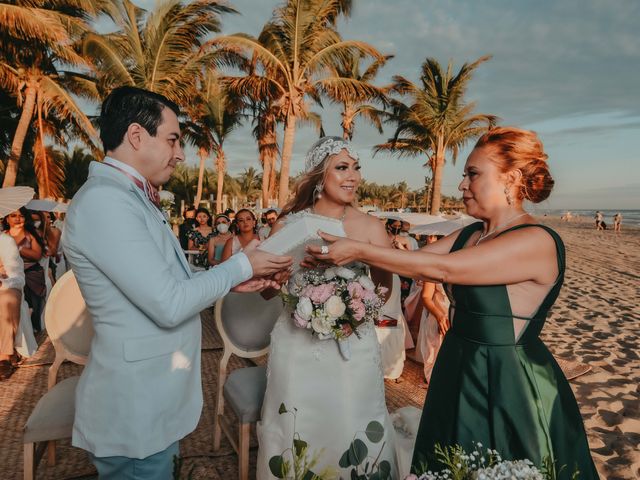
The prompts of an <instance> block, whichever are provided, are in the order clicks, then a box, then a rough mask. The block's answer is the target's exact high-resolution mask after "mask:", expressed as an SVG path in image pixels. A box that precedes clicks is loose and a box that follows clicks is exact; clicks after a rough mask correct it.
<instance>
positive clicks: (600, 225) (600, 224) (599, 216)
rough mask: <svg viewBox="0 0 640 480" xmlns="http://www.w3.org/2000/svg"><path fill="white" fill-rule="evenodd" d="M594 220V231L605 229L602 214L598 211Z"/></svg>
mask: <svg viewBox="0 0 640 480" xmlns="http://www.w3.org/2000/svg"><path fill="white" fill-rule="evenodd" d="M595 219H596V230H604V229H605V228H606V227H605V225H604V216H603V215H602V212H601V211H600V210H598V211H597V212H596V215H595Z"/></svg>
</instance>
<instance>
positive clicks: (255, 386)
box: [213, 292, 283, 480]
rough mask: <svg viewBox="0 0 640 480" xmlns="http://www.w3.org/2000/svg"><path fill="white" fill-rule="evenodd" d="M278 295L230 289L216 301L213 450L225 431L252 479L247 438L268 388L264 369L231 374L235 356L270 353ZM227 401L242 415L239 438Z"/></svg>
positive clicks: (243, 475) (243, 473) (242, 470)
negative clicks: (218, 343)
mask: <svg viewBox="0 0 640 480" xmlns="http://www.w3.org/2000/svg"><path fill="white" fill-rule="evenodd" d="M282 308H283V307H282V300H281V299H280V298H278V297H275V298H272V299H271V300H268V301H267V300H264V299H263V298H262V296H261V295H260V294H258V293H233V292H232V293H229V294H228V295H227V296H226V297H224V299H221V300H219V301H218V302H217V303H216V308H215V320H216V327H217V329H218V332H220V336H221V337H222V340H223V342H224V352H223V355H222V358H221V359H220V364H219V369H218V385H217V394H216V411H215V420H214V433H213V449H214V450H218V449H219V448H220V440H221V435H222V432H224V434H225V436H226V437H227V438H228V439H229V442H230V443H231V445H232V447H233V449H234V450H235V451H236V453H237V454H238V464H239V466H238V477H239V478H240V480H247V479H248V478H249V438H250V431H251V424H252V423H254V422H256V421H258V420H259V419H260V414H261V410H262V400H263V398H264V392H265V389H266V387H267V372H266V367H264V366H258V367H245V368H238V369H236V370H234V371H232V372H231V373H230V374H229V376H227V365H228V363H229V358H230V357H231V355H232V354H233V355H237V356H238V357H242V358H255V357H260V356H262V355H265V354H266V353H267V352H268V351H269V342H270V341H271V330H272V329H273V325H274V324H275V322H276V320H277V319H278V316H280V313H281V312H282ZM225 401H226V402H227V403H228V404H229V407H231V410H233V412H234V414H235V415H236V417H237V418H238V424H239V428H238V440H237V441H236V438H235V436H234V435H233V434H232V429H231V426H230V422H229V421H228V420H227V419H226V418H225V417H224V406H225Z"/></svg>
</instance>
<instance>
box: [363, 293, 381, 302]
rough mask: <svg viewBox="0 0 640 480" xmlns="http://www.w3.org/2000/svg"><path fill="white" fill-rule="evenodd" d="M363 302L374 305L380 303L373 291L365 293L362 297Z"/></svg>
mask: <svg viewBox="0 0 640 480" xmlns="http://www.w3.org/2000/svg"><path fill="white" fill-rule="evenodd" d="M362 300H364V301H365V302H369V303H374V302H377V301H378V295H377V294H376V292H374V291H372V290H366V291H365V292H364V295H363V296H362Z"/></svg>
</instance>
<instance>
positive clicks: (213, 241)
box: [207, 213, 233, 267]
mask: <svg viewBox="0 0 640 480" xmlns="http://www.w3.org/2000/svg"><path fill="white" fill-rule="evenodd" d="M230 224H231V220H229V217H227V216H226V215H224V214H222V213H220V214H218V215H216V219H215V221H214V227H215V228H216V235H215V237H211V238H209V245H208V246H207V258H208V260H209V265H210V266H212V267H213V266H215V265H218V264H219V263H220V262H221V261H222V251H223V250H224V245H225V243H227V240H229V239H230V238H231V237H233V233H231V231H230V230H229V226H230Z"/></svg>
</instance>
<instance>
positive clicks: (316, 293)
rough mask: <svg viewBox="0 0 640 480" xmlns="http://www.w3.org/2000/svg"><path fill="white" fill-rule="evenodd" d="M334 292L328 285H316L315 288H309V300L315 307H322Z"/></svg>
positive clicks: (331, 286)
mask: <svg viewBox="0 0 640 480" xmlns="http://www.w3.org/2000/svg"><path fill="white" fill-rule="evenodd" d="M334 292H335V287H334V286H333V285H331V284H330V283H323V284H322V285H318V286H316V287H311V289H310V291H309V298H310V299H311V301H312V302H313V303H315V304H316V305H322V304H323V303H325V302H326V301H327V300H329V297H331V296H332V295H333V294H334Z"/></svg>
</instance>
